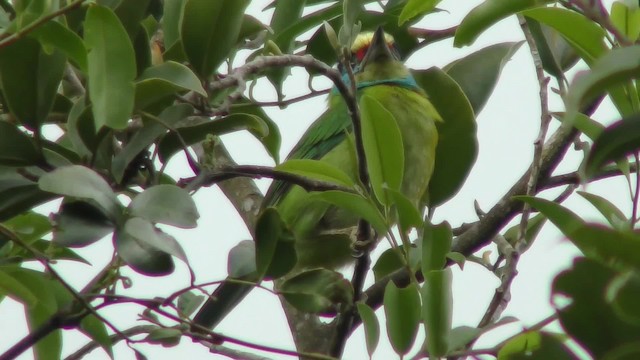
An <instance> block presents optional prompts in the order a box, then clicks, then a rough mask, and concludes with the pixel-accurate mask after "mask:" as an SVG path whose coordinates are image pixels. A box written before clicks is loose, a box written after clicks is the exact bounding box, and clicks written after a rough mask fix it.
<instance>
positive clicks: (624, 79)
mask: <svg viewBox="0 0 640 360" xmlns="http://www.w3.org/2000/svg"><path fill="white" fill-rule="evenodd" d="M639 56H640V45H633V46H629V47H623V48H615V49H613V50H611V51H609V52H608V53H606V54H604V55H603V56H601V57H600V58H599V59H598V60H596V61H595V62H594V64H593V66H592V67H591V71H589V72H587V73H586V74H582V76H579V77H577V78H576V79H575V80H574V81H573V83H571V86H570V87H569V91H568V94H567V99H566V107H567V114H566V119H567V120H568V121H571V120H572V119H573V117H574V116H575V115H576V114H577V113H578V112H580V110H581V109H582V108H584V107H585V106H586V105H587V104H589V102H590V101H592V100H593V99H595V98H596V97H597V96H598V95H600V94H602V93H605V92H607V91H608V90H610V89H615V86H616V85H618V86H621V85H625V84H628V83H629V80H630V79H634V78H636V77H637V75H638V72H640V64H638V62H637V61H635V59H636V58H637V57H639ZM623 100H624V101H630V100H625V99H621V100H619V101H615V99H614V102H615V103H616V106H618V109H619V110H621V112H622V115H623V116H625V115H629V114H630V113H626V112H627V111H625V110H624V106H625V105H623V104H621V101H623ZM629 106H630V105H629ZM628 111H632V110H628Z"/></svg>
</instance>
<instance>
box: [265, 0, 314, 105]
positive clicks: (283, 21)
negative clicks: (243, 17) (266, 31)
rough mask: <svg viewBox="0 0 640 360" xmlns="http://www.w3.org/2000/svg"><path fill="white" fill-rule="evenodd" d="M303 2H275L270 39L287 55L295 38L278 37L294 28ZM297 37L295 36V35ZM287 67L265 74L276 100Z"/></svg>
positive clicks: (297, 0) (288, 0)
mask: <svg viewBox="0 0 640 360" xmlns="http://www.w3.org/2000/svg"><path fill="white" fill-rule="evenodd" d="M305 2H306V1H305V0H278V1H277V2H276V6H275V10H274V12H273V17H272V18H271V23H270V27H271V29H272V31H273V34H274V37H273V39H271V40H272V41H273V44H275V46H276V47H278V49H279V51H280V52H282V53H285V54H288V53H290V52H291V50H293V44H294V38H295V37H284V36H280V35H281V34H282V33H283V32H284V31H285V30H286V29H288V28H290V27H292V26H294V25H295V24H296V23H297V22H299V21H300V17H301V16H302V11H303V10H304V7H305ZM296 35H297V34H296ZM289 73H290V70H289V68H287V67H280V68H274V69H271V70H269V71H268V72H267V78H268V79H269V81H270V82H271V83H272V84H273V86H274V87H275V89H276V92H277V93H278V98H281V97H282V82H283V81H284V79H285V78H286V77H287V76H288V75H289Z"/></svg>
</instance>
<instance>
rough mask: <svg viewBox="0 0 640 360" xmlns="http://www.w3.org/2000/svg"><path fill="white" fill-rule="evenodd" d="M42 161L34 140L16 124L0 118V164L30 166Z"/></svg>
mask: <svg viewBox="0 0 640 360" xmlns="http://www.w3.org/2000/svg"><path fill="white" fill-rule="evenodd" d="M41 161H42V155H41V154H40V153H39V152H38V150H37V149H36V146H35V144H34V143H33V142H32V140H31V139H30V138H29V136H27V134H25V133H24V132H23V131H21V130H20V129H19V128H18V127H17V126H16V125H13V124H10V123H8V122H6V121H1V120H0V165H5V166H29V165H36V164H38V163H39V162H41Z"/></svg>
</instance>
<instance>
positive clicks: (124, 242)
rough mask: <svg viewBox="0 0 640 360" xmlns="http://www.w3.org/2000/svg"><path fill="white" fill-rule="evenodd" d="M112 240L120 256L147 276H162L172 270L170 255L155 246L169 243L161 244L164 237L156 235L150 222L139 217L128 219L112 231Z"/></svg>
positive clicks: (134, 268) (172, 264)
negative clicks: (121, 226)
mask: <svg viewBox="0 0 640 360" xmlns="http://www.w3.org/2000/svg"><path fill="white" fill-rule="evenodd" d="M132 220H135V221H133V222H131V221H132ZM127 224H128V226H127ZM130 232H134V234H135V235H134V234H131V233H130ZM114 242H115V246H116V250H117V251H118V255H119V256H120V258H122V260H124V262H125V263H126V264H127V265H129V266H130V267H131V268H132V269H133V270H135V271H137V272H139V273H141V274H143V275H148V276H164V275H168V274H171V273H172V272H173V269H174V267H175V265H174V263H173V259H172V258H171V255H169V253H167V252H166V251H161V250H159V249H158V248H157V246H156V245H158V246H160V247H163V248H164V247H167V246H166V245H170V244H163V242H164V239H162V238H160V237H159V236H158V234H157V233H156V230H155V229H154V227H153V225H152V224H151V223H149V222H146V221H145V220H142V219H140V218H134V219H130V220H129V221H127V223H126V224H125V227H124V228H123V229H119V230H117V231H116V232H115V233H114ZM163 245H165V246H163ZM171 251H172V249H171Z"/></svg>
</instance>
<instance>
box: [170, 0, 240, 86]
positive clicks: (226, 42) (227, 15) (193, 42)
mask: <svg viewBox="0 0 640 360" xmlns="http://www.w3.org/2000/svg"><path fill="white" fill-rule="evenodd" d="M248 4H249V1H248V0H218V1H210V0H187V2H186V4H185V5H184V13H183V18H182V28H181V32H180V36H181V39H182V45H183V47H184V52H185V54H186V55H187V59H189V62H190V63H191V65H192V66H193V67H194V69H195V70H196V73H198V75H199V77H200V79H203V80H205V79H208V78H209V76H211V75H212V74H213V72H214V71H216V70H217V69H218V67H219V66H220V65H221V64H222V62H223V61H224V59H226V58H227V57H229V55H230V52H231V51H232V49H233V47H234V45H235V44H236V40H237V39H238V34H239V33H240V27H241V26H242V16H243V14H244V9H245V8H246V7H247V5H248Z"/></svg>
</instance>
